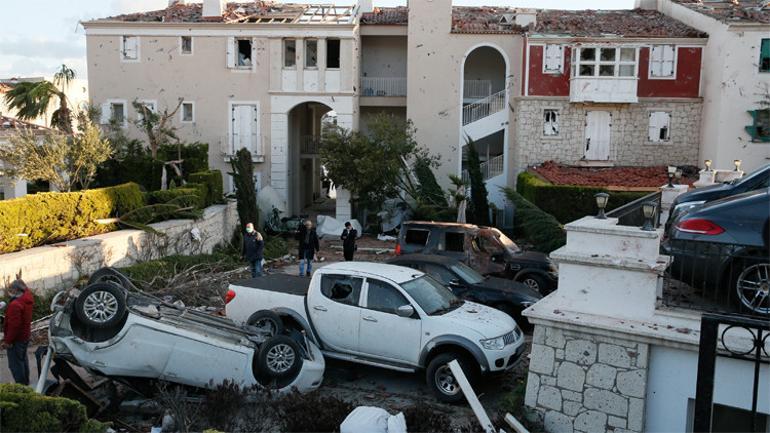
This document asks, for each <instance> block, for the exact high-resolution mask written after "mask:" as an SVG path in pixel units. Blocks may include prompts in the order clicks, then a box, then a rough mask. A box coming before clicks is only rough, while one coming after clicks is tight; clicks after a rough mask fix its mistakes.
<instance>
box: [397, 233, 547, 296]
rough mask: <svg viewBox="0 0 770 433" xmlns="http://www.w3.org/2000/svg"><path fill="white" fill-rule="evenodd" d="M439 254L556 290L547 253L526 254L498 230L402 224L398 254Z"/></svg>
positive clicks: (543, 290) (484, 271)
mask: <svg viewBox="0 0 770 433" xmlns="http://www.w3.org/2000/svg"><path fill="white" fill-rule="evenodd" d="M418 253H420V254H437V255H441V256H445V257H450V258H453V259H456V260H458V261H461V262H463V263H465V264H466V265H468V266H470V267H471V268H473V269H475V270H476V271H478V272H479V273H481V274H482V275H491V276H496V277H501V278H507V279H509V280H514V281H519V282H521V283H524V284H526V285H527V286H529V287H530V288H532V289H533V290H535V291H537V292H539V293H540V294H542V295H547V294H548V293H550V292H552V291H554V290H555V289H556V283H557V281H558V274H557V270H556V265H555V264H554V263H553V262H552V261H551V260H550V259H549V258H548V256H546V255H545V254H543V253H539V252H534V251H524V250H522V249H521V248H519V247H518V245H516V244H515V243H514V242H513V241H512V240H511V239H510V238H508V236H506V235H505V234H503V233H502V232H501V231H500V230H498V229H496V228H494V227H482V226H476V225H473V224H460V223H443V222H426V221H408V222H405V223H402V224H401V230H400V231H399V235H398V243H397V244H396V255H400V254H418Z"/></svg>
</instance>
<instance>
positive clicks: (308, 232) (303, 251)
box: [297, 220, 320, 277]
mask: <svg viewBox="0 0 770 433" xmlns="http://www.w3.org/2000/svg"><path fill="white" fill-rule="evenodd" d="M297 241H299V249H298V250H299V251H298V254H297V257H299V276H300V277H302V276H308V277H309V276H310V273H311V272H312V271H313V269H312V268H313V264H312V263H313V258H314V257H315V254H316V253H317V252H318V251H319V250H320V247H319V243H318V234H317V233H316V230H315V227H313V223H312V222H311V221H310V220H305V223H304V224H302V225H301V226H299V231H298V232H297ZM306 264H307V271H306V270H305V265H306Z"/></svg>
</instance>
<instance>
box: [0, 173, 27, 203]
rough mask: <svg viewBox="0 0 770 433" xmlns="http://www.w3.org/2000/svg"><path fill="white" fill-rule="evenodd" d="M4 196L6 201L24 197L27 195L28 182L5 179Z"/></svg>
mask: <svg viewBox="0 0 770 433" xmlns="http://www.w3.org/2000/svg"><path fill="white" fill-rule="evenodd" d="M3 194H4V196H5V199H6V200H8V199H11V198H19V197H24V196H25V195H27V181H26V180H24V179H12V178H10V177H3Z"/></svg>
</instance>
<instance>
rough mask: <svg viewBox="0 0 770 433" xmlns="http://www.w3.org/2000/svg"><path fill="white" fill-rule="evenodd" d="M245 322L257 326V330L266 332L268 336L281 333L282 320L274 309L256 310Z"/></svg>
mask: <svg viewBox="0 0 770 433" xmlns="http://www.w3.org/2000/svg"><path fill="white" fill-rule="evenodd" d="M246 324H247V325H248V326H253V327H255V328H258V329H259V331H261V332H263V333H265V334H267V336H268V337H274V336H276V335H280V334H283V321H282V320H281V317H280V316H278V314H276V313H275V312H274V311H270V310H260V311H257V312H256V313H254V314H252V315H251V317H249V320H247V321H246Z"/></svg>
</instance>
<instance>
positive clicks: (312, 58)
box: [305, 39, 318, 69]
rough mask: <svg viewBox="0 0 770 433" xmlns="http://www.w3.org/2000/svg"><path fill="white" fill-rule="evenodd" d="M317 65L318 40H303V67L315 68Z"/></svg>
mask: <svg viewBox="0 0 770 433" xmlns="http://www.w3.org/2000/svg"><path fill="white" fill-rule="evenodd" d="M317 66H318V40H317V39H306V40H305V67H306V68H308V69H315V68H316V67H317Z"/></svg>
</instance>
